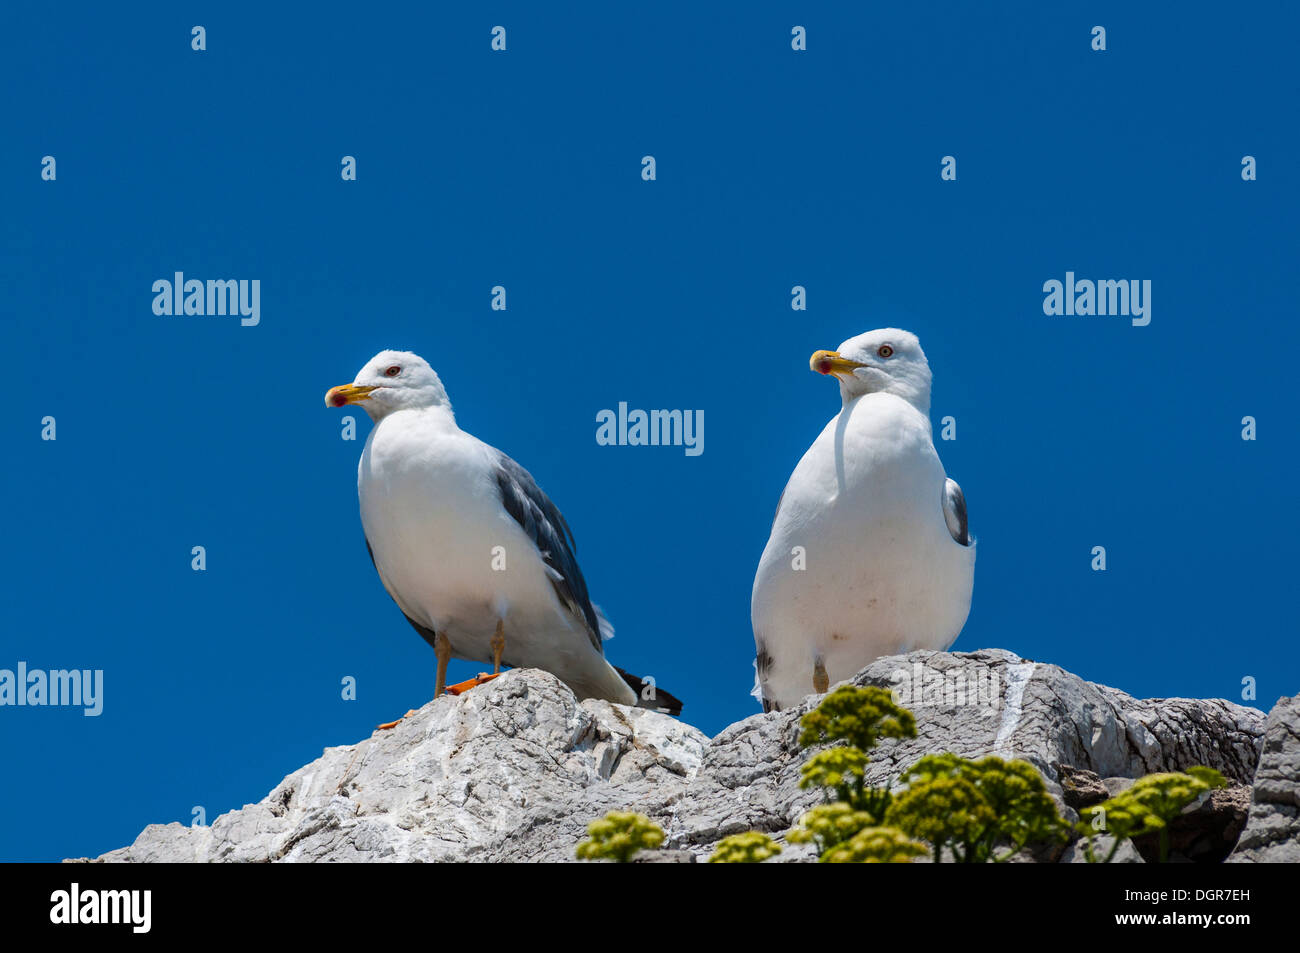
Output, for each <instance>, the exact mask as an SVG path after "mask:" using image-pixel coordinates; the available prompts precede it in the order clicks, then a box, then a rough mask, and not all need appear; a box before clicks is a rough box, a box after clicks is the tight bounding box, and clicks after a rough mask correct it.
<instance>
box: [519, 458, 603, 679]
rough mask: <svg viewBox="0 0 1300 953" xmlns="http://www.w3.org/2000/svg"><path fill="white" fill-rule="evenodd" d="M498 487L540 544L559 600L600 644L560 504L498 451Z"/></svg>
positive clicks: (598, 647)
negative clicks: (553, 500) (557, 505)
mask: <svg viewBox="0 0 1300 953" xmlns="http://www.w3.org/2000/svg"><path fill="white" fill-rule="evenodd" d="M497 453H498V456H497V471H496V476H497V488H498V489H500V491H501V504H502V505H503V506H504V507H505V508H506V512H507V513H509V514H510V515H511V516H512V517H513V518H514V521H515V522H516V523H518V524H519V526H520V528H521V529H523V531H524V532H525V533H527V534H528V538H529V539H531V540H532V541H533V544H534V545H535V546H536V547H537V551H538V553H539V554H540V555H541V557H542V560H543V561H544V562H545V563H546V566H547V568H548V569H549V570H550V571H549V572H548V573H547V575H549V576H550V578H551V585H552V586H553V587H554V588H555V594H556V595H557V596H559V597H560V601H561V602H562V603H564V604H565V605H566V606H568V608H569V610H570V611H571V612H572V613H573V614H574V615H576V616H578V617H579V618H580V619H582V620H583V621H584V622H585V623H586V625H587V635H588V637H589V638H590V639H591V644H592V645H594V646H595V647H596V651H597V652H599V653H601V654H602V655H603V654H605V648H604V646H603V645H602V644H601V642H602V640H601V636H600V620H599V618H598V616H597V615H596V609H595V607H594V606H592V604H591V598H590V597H589V596H588V595H587V581H586V580H585V579H583V578H582V570H581V569H579V568H578V553H577V545H576V544H575V543H574V541H573V533H572V532H571V531H570V530H569V524H568V523H566V522H565V521H564V516H563V514H561V513H560V511H559V508H558V507H556V505H555V504H554V503H552V502H551V500H550V497H548V496H547V495H546V494H545V493H543V492H542V488H541V487H540V486H538V485H537V481H536V480H534V479H533V477H532V474H530V473H529V472H528V471H527V470H525V469H524V468H523V467H521V466H520V465H519V464H518V463H516V462H515V461H514V460H512V459H510V457H508V456H506V455H505V454H504V453H501V452H500V451H497Z"/></svg>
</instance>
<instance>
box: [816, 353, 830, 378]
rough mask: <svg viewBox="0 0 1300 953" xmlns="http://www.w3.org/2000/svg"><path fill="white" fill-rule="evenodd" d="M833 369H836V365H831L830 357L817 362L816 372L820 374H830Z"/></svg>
mask: <svg viewBox="0 0 1300 953" xmlns="http://www.w3.org/2000/svg"><path fill="white" fill-rule="evenodd" d="M832 367H834V365H833V364H832V363H831V359H830V358H829V357H823V358H822V359H821V360H819V361H818V362H817V365H816V371H817V373H818V374H829V373H830V372H831V368H832Z"/></svg>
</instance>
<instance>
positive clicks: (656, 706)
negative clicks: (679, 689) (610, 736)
mask: <svg viewBox="0 0 1300 953" xmlns="http://www.w3.org/2000/svg"><path fill="white" fill-rule="evenodd" d="M613 668H614V671H616V672H618V674H619V677H620V678H622V679H623V681H625V682H627V687H628V688H630V689H632V691H634V692H636V707H637V708H648V709H650V710H651V711H659V712H663V713H664V714H665V715H680V714H681V713H682V701H681V699H680V698H678V697H677V696H676V695H673V694H672V693H671V692H666V691H664V690H663V689H662V688H660V687H659V686H658V685H655V686H654V692H653V694H654V697H653V698H646V697H645V695H644V694H643V693H644V692H646V690H647V689H648V688H649V682H648V680H646V679H643V678H642V677H641V676H639V675H633V674H631V673H630V672H625V671H624V670H623V669H621V668H619V667H618V666H617V665H615V666H613Z"/></svg>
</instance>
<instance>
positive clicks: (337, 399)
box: [330, 394, 348, 407]
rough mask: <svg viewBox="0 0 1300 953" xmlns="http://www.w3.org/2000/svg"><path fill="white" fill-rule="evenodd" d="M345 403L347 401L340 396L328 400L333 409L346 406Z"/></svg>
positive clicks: (336, 395)
mask: <svg viewBox="0 0 1300 953" xmlns="http://www.w3.org/2000/svg"><path fill="white" fill-rule="evenodd" d="M347 402H348V399H347V398H346V397H344V396H343V395H342V394H335V395H334V396H333V397H331V398H330V403H331V404H333V405H334V406H335V407H343V406H344V405H346V404H347Z"/></svg>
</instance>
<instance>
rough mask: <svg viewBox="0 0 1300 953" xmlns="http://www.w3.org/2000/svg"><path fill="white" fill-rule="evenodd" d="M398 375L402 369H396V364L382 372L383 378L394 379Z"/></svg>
mask: <svg viewBox="0 0 1300 953" xmlns="http://www.w3.org/2000/svg"><path fill="white" fill-rule="evenodd" d="M400 373H402V369H401V368H400V367H398V366H397V365H396V364H394V365H393V366H392V367H390V368H388V370H386V371H384V376H385V377H396V376H397V375H398V374H400Z"/></svg>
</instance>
